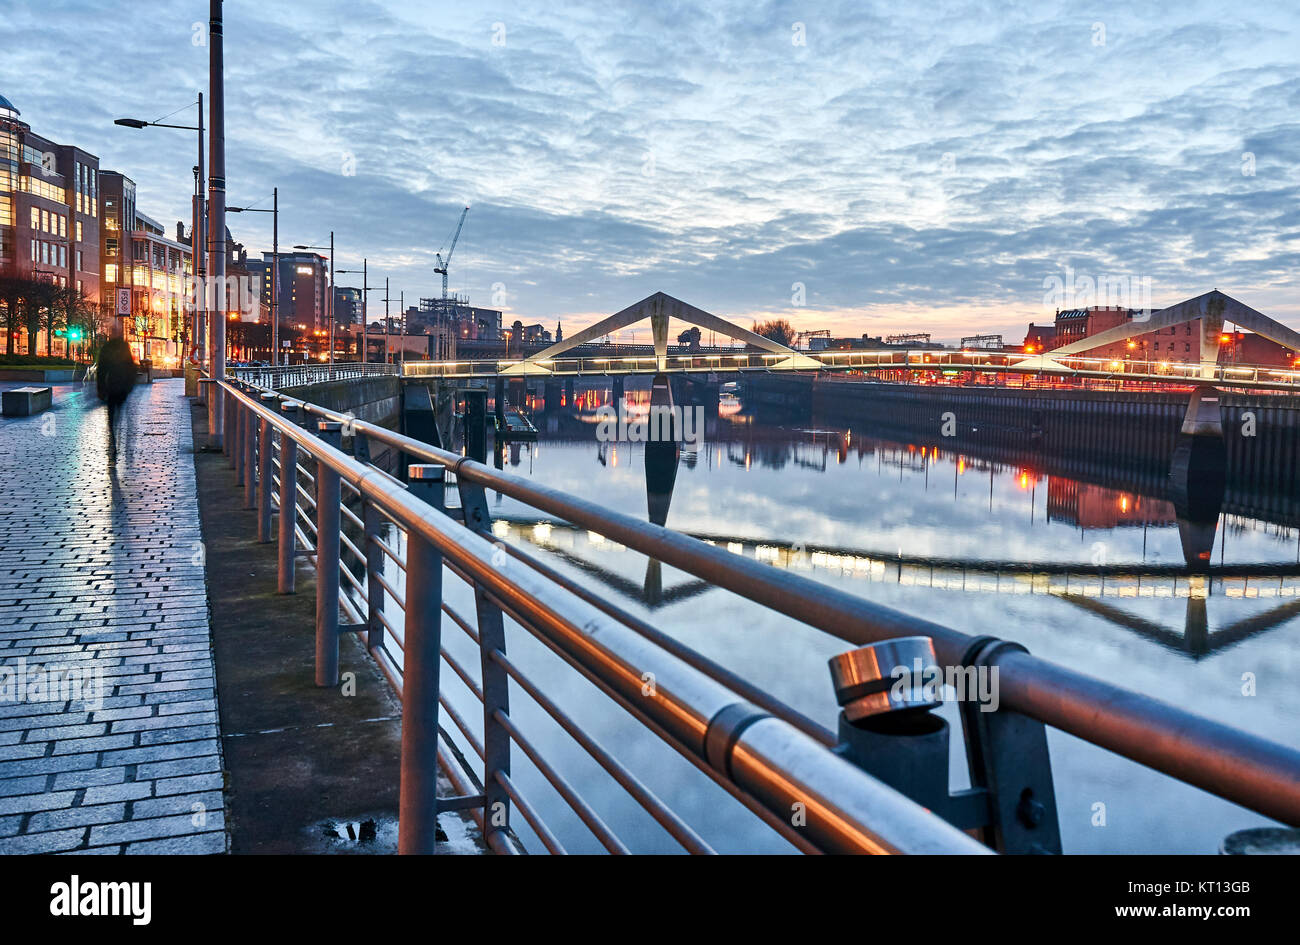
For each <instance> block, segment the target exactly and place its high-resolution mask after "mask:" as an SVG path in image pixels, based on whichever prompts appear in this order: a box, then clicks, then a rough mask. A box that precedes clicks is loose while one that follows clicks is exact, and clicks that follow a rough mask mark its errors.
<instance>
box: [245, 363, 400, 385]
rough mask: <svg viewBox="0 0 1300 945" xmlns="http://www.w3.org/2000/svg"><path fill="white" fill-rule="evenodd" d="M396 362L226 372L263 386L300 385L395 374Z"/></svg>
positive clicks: (397, 368)
mask: <svg viewBox="0 0 1300 945" xmlns="http://www.w3.org/2000/svg"><path fill="white" fill-rule="evenodd" d="M398 370H399V367H398V365H396V364H381V363H367V362H361V361H336V362H334V363H333V364H293V365H285V366H281V367H234V368H228V369H227V370H226V374H227V375H228V376H230V377H233V378H234V379H235V380H237V381H239V382H240V383H243V384H250V385H252V386H254V387H260V388H263V389H265V390H283V389H284V388H286V387H304V386H306V385H308V384H319V383H321V382H323V381H338V380H350V379H352V378H357V377H374V376H378V375H387V374H397V373H398Z"/></svg>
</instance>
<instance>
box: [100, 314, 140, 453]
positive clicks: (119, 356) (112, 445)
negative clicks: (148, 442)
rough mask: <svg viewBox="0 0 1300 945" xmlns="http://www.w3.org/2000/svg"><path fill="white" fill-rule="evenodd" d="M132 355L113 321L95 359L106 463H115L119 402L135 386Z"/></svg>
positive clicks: (121, 401)
mask: <svg viewBox="0 0 1300 945" xmlns="http://www.w3.org/2000/svg"><path fill="white" fill-rule="evenodd" d="M135 373H136V366H135V358H133V357H132V356H131V347H130V345H128V344H127V343H126V339H124V338H123V337H122V328H121V325H120V324H115V325H114V328H113V335H112V337H111V338H109V339H108V341H107V342H105V343H104V347H103V348H101V349H100V351H99V360H97V361H96V362H95V391H96V393H98V394H99V399H100V400H102V401H103V402H104V405H105V406H106V407H107V409H108V464H109V465H110V466H116V465H117V424H118V415H119V414H120V413H121V411H122V404H124V403H125V402H126V398H127V397H128V396H129V395H130V393H131V391H132V390H134V389H135Z"/></svg>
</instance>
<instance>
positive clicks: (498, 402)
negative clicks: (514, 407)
mask: <svg viewBox="0 0 1300 945" xmlns="http://www.w3.org/2000/svg"><path fill="white" fill-rule="evenodd" d="M492 399H493V404H492V409H493V412H494V413H495V414H496V415H497V420H505V418H506V379H505V378H504V377H498V378H497V379H496V390H495V391H494V392H493V398H492Z"/></svg>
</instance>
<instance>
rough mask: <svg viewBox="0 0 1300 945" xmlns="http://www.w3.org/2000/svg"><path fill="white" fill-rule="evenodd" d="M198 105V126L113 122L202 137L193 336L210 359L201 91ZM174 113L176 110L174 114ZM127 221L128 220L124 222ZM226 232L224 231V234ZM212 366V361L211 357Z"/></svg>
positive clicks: (197, 171)
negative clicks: (206, 297) (208, 348)
mask: <svg viewBox="0 0 1300 945" xmlns="http://www.w3.org/2000/svg"><path fill="white" fill-rule="evenodd" d="M194 104H195V105H197V106H198V111H199V123H198V124H197V125H172V124H168V123H166V122H161V121H144V120H142V119H139V118H118V119H116V120H115V121H114V122H113V124H115V125H121V126H122V127H124V128H179V129H181V130H183V131H197V132H198V136H199V163H198V164H196V165H195V166H194V197H193V202H194V207H193V217H194V218H193V221H192V222H191V224H190V230H191V231H190V242H191V245H192V247H193V248H192V250H191V252H192V253H193V256H194V339H193V344H194V345H195V347H197V348H198V349H199V356H200V357H203V356H204V354H205V353H206V354H207V356H208V357H209V359H211V351H208V352H204V345H205V342H206V341H207V332H206V326H205V318H206V316H207V311H206V306H205V305H204V298H205V295H206V293H207V287H206V284H205V281H206V276H207V232H206V230H207V213H206V212H205V209H206V208H205V203H204V200H203V188H204V184H205V182H204V170H203V93H202V92H200V93H199V99H198V101H197V102H195V103H194ZM173 114H174V113H173ZM122 222H123V223H124V224H125V223H126V221H125V220H124V221H122ZM223 235H224V234H223ZM208 363H209V365H211V364H212V361H211V360H209V362H208Z"/></svg>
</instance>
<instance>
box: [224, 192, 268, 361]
mask: <svg viewBox="0 0 1300 945" xmlns="http://www.w3.org/2000/svg"><path fill="white" fill-rule="evenodd" d="M226 210H227V211H229V212H230V213H269V214H271V366H272V367H275V366H277V365H279V363H280V188H279V187H276V188H274V189H272V191H271V209H270V210H266V209H262V208H258V207H227V208H226Z"/></svg>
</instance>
